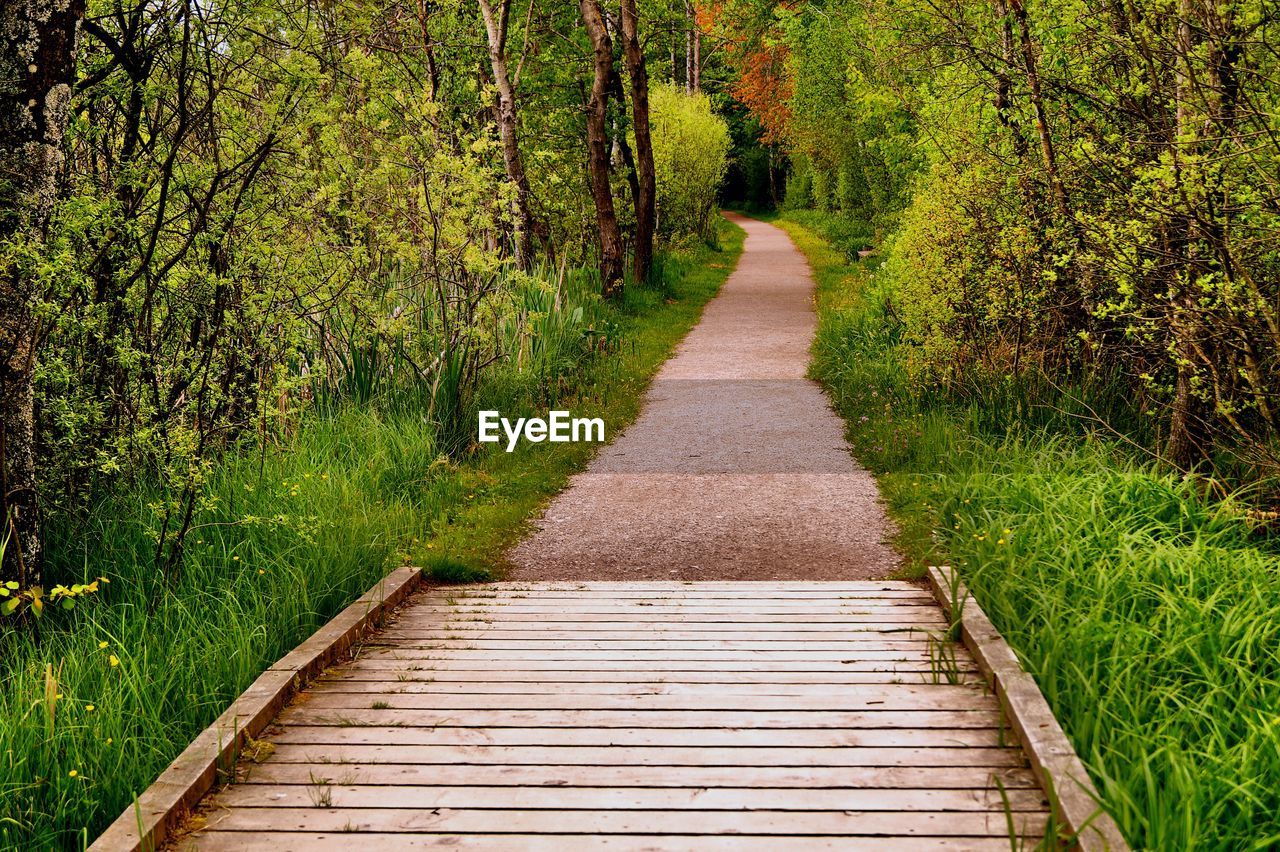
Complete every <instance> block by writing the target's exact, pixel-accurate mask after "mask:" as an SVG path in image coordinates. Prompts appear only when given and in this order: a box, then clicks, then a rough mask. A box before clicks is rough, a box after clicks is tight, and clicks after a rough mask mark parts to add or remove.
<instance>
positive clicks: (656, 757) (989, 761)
mask: <svg viewBox="0 0 1280 852" xmlns="http://www.w3.org/2000/svg"><path fill="white" fill-rule="evenodd" d="M271 759H272V760H278V761H280V762H281V763H316V762H319V761H321V760H322V759H327V760H330V761H332V762H333V763H335V764H340V763H343V762H347V763H467V764H477V763H494V764H497V763H500V764H535V765H538V764H548V763H558V764H565V765H573V764H586V765H592V766H613V765H626V766H748V767H750V766H1022V765H1023V764H1024V762H1025V758H1024V757H1023V756H1022V752H1021V751H1019V750H1018V749H1016V748H983V747H978V746H974V747H969V748H910V747H907V748H892V747H889V748H877V747H867V748H859V747H853V748H848V747H831V748H789V747H780V748H754V747H742V748H721V747H707V748H702V747H690V748H681V747H674V746H673V747H660V748H645V747H643V746H636V747H630V746H616V747H615V746H575V747H572V748H561V747H545V746H408V745H397V746H388V745H328V744H326V745H321V746H316V745H308V744H301V743H282V744H280V745H278V746H277V747H276V750H275V752H274V754H272V756H271Z"/></svg>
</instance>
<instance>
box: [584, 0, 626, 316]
mask: <svg viewBox="0 0 1280 852" xmlns="http://www.w3.org/2000/svg"><path fill="white" fill-rule="evenodd" d="M578 10H579V13H580V14H581V15H582V23H583V25H584V26H585V27H586V30H587V36H588V37H589V38H590V39H591V51H592V80H591V94H590V96H589V97H588V99H587V103H586V112H587V171H588V175H589V177H590V180H591V200H592V202H593V203H594V205H595V209H596V227H597V229H598V231H599V246H600V289H601V292H602V293H603V294H604V295H605V296H606V297H609V298H618V297H621V295H622V260H623V258H622V232H621V230H620V229H619V227H618V214H617V211H616V210H615V209H614V206H613V189H612V187H611V186H610V184H609V131H608V112H609V84H610V80H611V78H612V76H613V74H614V73H615V72H614V68H613V41H612V40H611V39H610V38H609V31H608V29H607V28H606V27H605V23H604V15H603V14H602V13H601V11H600V4H599V2H598V0H578Z"/></svg>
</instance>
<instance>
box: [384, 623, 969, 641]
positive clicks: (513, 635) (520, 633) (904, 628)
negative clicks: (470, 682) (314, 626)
mask: <svg viewBox="0 0 1280 852" xmlns="http://www.w3.org/2000/svg"><path fill="white" fill-rule="evenodd" d="M579 627H580V628H581V629H578V630H564V629H560V628H555V629H549V628H547V627H545V626H544V625H542V624H537V623H533V622H524V623H522V624H520V625H505V626H502V627H492V626H489V625H485V624H477V623H475V622H464V623H461V624H454V625H453V626H452V627H450V628H448V629H447V630H446V629H444V628H442V627H440V626H434V625H433V626H427V627H412V626H410V627H394V628H390V629H387V630H384V631H382V632H380V633H379V634H378V638H379V640H381V641H386V640H389V639H395V640H399V639H468V638H472V637H475V638H478V639H568V640H571V641H573V640H591V641H600V640H608V639H632V640H634V639H648V640H653V641H663V642H667V641H679V640H685V641H694V642H703V641H717V640H730V641H733V640H751V641H756V642H800V641H822V640H826V639H839V640H841V641H848V642H861V641H878V640H880V639H895V638H902V637H906V638H927V637H930V636H934V637H938V636H942V635H944V634H942V633H941V632H939V631H933V630H929V629H927V628H923V627H915V626H913V625H910V624H907V625H896V624H895V625H893V626H892V627H888V628H880V627H877V628H874V629H864V628H863V627H862V626H859V625H852V626H847V625H831V626H828V627H827V628H826V629H823V630H793V629H792V628H791V627H790V626H788V627H784V628H783V629H782V630H757V629H751V630H742V629H739V628H735V627H733V626H731V625H712V626H710V628H709V629H683V628H676V629H672V628H667V627H665V626H663V625H654V624H652V623H650V624H647V625H644V626H641V627H633V628H630V629H621V630H613V629H609V628H607V627H605V628H604V629H597V627H598V622H596V623H592V624H584V625H579ZM956 647H961V646H960V645H959V643H956Z"/></svg>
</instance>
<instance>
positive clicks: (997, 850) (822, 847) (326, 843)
mask: <svg viewBox="0 0 1280 852" xmlns="http://www.w3.org/2000/svg"><path fill="white" fill-rule="evenodd" d="M189 842H190V843H191V844H193V846H194V847H195V848H198V849H201V850H207V852H243V851H244V850H266V851H267V852H350V850H351V848H352V846H353V844H358V845H360V846H362V847H364V848H366V849H376V850H378V852H409V850H420V849H450V850H458V852H512V850H521V852H568V850H574V852H577V850H588V849H590V850H604V852H688V850H690V849H697V850H699V852H885V841H884V838H882V837H837V838H824V837H779V836H769V837H760V836H747V835H741V834H734V835H722V836H718V837H717V836H714V835H706V834H699V835H681V834H664V835H654V834H615V835H608V836H602V837H591V836H587V835H582V834H537V835H533V834H490V833H471V834H406V833H377V832H361V833H359V834H352V833H349V832H337V833H324V832H280V831H268V832H262V831H213V832H208V833H206V834H202V835H199V836H197V837H193V838H191V839H190V841H189ZM1032 845H1034V839H1033V840H1032ZM898 848H903V847H901V846H900V847H898ZM910 849H911V852H1009V841H1008V840H1007V839H1005V838H973V837H964V838H948V837H913V838H912V839H911V846H910Z"/></svg>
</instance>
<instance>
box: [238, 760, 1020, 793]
mask: <svg viewBox="0 0 1280 852" xmlns="http://www.w3.org/2000/svg"><path fill="white" fill-rule="evenodd" d="M317 779H320V780H321V781H322V782H324V783H333V784H361V785H404V784H428V785H430V784H435V785H440V786H448V785H468V784H479V785H486V786H530V787H536V786H550V787H565V786H573V785H576V784H580V785H586V786H600V787H695V788H703V789H707V788H712V787H730V786H737V787H769V788H791V787H798V788H812V789H833V788H834V789H868V788H869V789H877V790H884V789H898V788H903V787H906V788H913V789H960V790H964V789H974V788H983V789H985V788H988V787H995V786H996V782H997V781H999V784H1000V785H1001V786H1003V787H1005V788H1006V789H1010V790H1012V789H1028V788H1029V789H1034V790H1037V791H1038V790H1039V789H1040V788H1039V786H1038V785H1037V783H1036V780H1035V777H1034V776H1033V775H1032V774H1031V770H1029V769H1026V768H1022V767H998V768H996V767H988V766H925V767H920V766H873V767H848V766H840V767H831V766H809V767H800V768H792V767H786V766H756V767H752V769H751V771H750V772H749V773H748V772H743V771H742V769H741V767H717V766H581V765H558V764H557V765H546V766H512V765H498V766H492V765H490V766H485V765H466V766H462V765H449V764H403V763H365V764H359V763H357V764H334V763H279V762H276V761H271V760H268V761H267V762H266V763H263V764H261V765H254V766H251V767H249V771H248V773H247V775H246V776H245V780H244V783H245V784H311V783H314V782H315V781H316V780H317Z"/></svg>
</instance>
